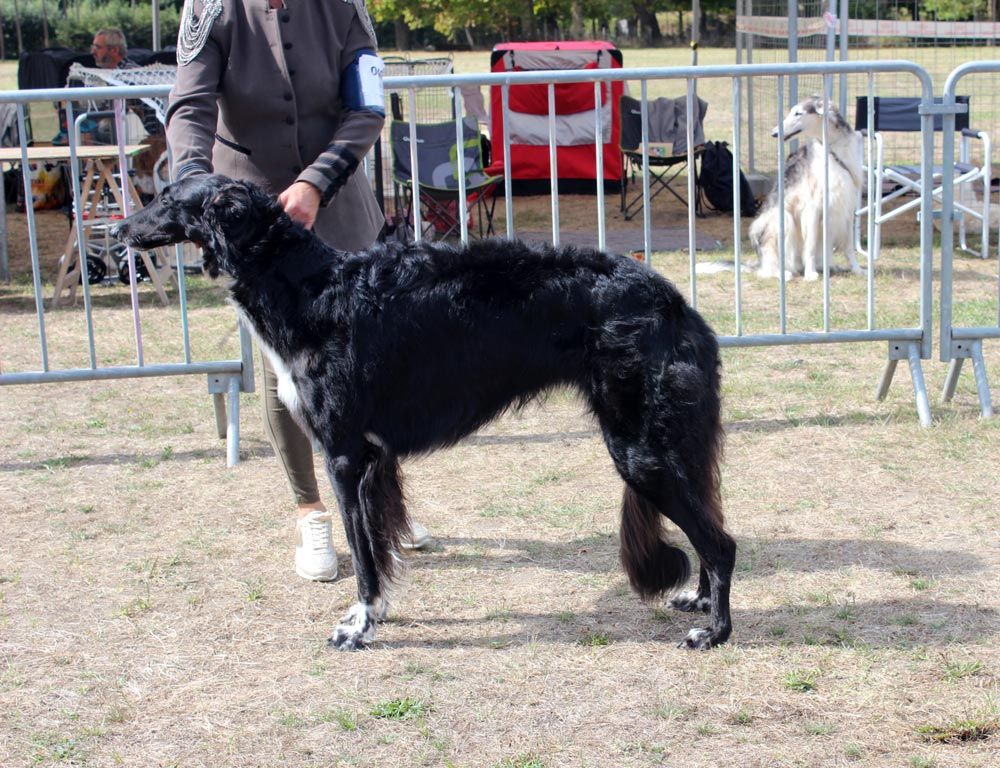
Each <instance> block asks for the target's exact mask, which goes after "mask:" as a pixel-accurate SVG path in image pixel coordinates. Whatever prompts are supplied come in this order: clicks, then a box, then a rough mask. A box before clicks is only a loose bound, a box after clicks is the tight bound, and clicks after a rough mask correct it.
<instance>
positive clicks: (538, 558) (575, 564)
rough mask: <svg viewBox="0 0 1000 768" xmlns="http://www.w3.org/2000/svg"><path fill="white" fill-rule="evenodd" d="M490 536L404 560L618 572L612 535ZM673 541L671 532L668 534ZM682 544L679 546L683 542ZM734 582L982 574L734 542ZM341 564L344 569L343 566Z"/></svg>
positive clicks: (944, 559) (945, 560) (869, 542)
mask: <svg viewBox="0 0 1000 768" xmlns="http://www.w3.org/2000/svg"><path fill="white" fill-rule="evenodd" d="M496 523H497V532H496V536H493V537H490V538H457V537H456V538H452V537H440V547H439V549H438V550H437V551H434V552H430V553H427V554H424V555H422V556H418V557H411V558H409V559H408V568H409V569H410V570H412V571H434V570H440V569H442V568H467V567H469V565H470V564H474V565H475V566H476V568H477V569H479V570H482V571H493V570H501V571H502V570H508V569H509V568H511V567H515V568H516V567H532V568H538V567H541V568H551V569H553V570H559V571H565V572H569V573H579V574H588V573H606V574H607V575H608V576H615V575H617V574H619V573H620V570H619V567H618V537H617V535H616V534H603V533H595V534H593V535H590V536H585V537H582V538H576V539H573V540H571V541H565V542H559V541H556V542H553V541H545V540H541V539H512V538H506V537H505V536H504V535H503V533H504V532H503V524H502V520H497V521H496ZM672 538H673V540H674V541H676V542H680V541H681V540H682V539H683V537H682V536H681V535H679V534H676V533H675V534H674V535H673V536H672ZM684 543H685V545H686V541H685V542H684ZM736 543H737V548H738V549H737V562H736V572H735V574H734V577H733V580H734V582H740V581H748V580H750V579H766V578H769V577H771V576H773V575H774V574H776V573H787V572H799V573H815V572H825V571H835V570H839V569H842V568H845V567H850V566H860V567H864V568H868V569H873V570H877V571H880V572H885V573H890V574H896V575H900V574H902V575H904V576H905V575H912V576H919V577H920V578H923V579H928V578H934V577H939V576H946V575H948V574H952V573H974V572H978V571H982V570H984V568H985V567H986V566H985V565H984V563H983V560H982V559H981V558H980V557H979V556H978V555H976V554H974V553H971V552H966V551H962V550H957V549H947V550H946V549H935V548H929V547H918V546H912V545H910V544H904V543H901V542H897V541H886V540H884V539H878V538H871V539H868V538H860V539H859V538H853V539H803V538H788V539H784V538H782V539H763V538H739V539H737V542H736ZM345 567H349V566H348V565H347V564H345Z"/></svg>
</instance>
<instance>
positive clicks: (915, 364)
mask: <svg viewBox="0 0 1000 768" xmlns="http://www.w3.org/2000/svg"><path fill="white" fill-rule="evenodd" d="M906 352H907V358H908V359H909V361H910V377H911V378H912V379H913V392H914V394H915V395H916V397H917V415H918V416H919V417H920V426H921V427H929V426H930V425H931V404H930V400H929V399H928V397H927V385H926V384H925V383H924V369H923V366H922V365H921V363H920V346H919V345H918V344H916V343H910V344H908V345H907V349H906Z"/></svg>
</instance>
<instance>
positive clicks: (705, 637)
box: [677, 628, 718, 651]
mask: <svg viewBox="0 0 1000 768" xmlns="http://www.w3.org/2000/svg"><path fill="white" fill-rule="evenodd" d="M716 645H718V643H717V642H716V641H715V635H714V633H713V632H712V630H711V629H708V628H703V629H692V630H691V631H690V632H688V633H687V637H685V638H684V639H683V640H681V642H680V643H679V644H678V645H677V647H678V648H688V649H690V650H693V651H707V650H708V649H709V648H713V647H714V646H716Z"/></svg>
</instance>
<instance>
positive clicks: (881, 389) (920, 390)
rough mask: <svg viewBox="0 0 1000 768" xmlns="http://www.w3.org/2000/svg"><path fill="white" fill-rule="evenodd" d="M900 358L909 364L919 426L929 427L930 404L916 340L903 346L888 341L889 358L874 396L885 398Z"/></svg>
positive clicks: (880, 398) (879, 398)
mask: <svg viewBox="0 0 1000 768" xmlns="http://www.w3.org/2000/svg"><path fill="white" fill-rule="evenodd" d="M900 360H906V361H907V362H908V363H909V364H910V378H911V379H912V380H913V393H914V395H915V396H916V399H917V415H918V416H919V417H920V426H922V427H929V426H930V425H931V405H930V401H929V400H928V398H927V385H926V384H925V383H924V369H923V366H922V365H921V363H920V345H919V344H917V343H916V342H908V343H907V344H906V345H905V347H904V345H903V344H901V343H899V342H893V341H890V342H889V359H888V361H886V364H885V369H884V370H883V371H882V378H880V379H879V382H878V387H877V388H876V389H875V398H876V399H878V400H885V396H886V395H887V394H888V393H889V385H890V384H892V377H893V376H894V375H895V373H896V366H897V365H898V364H899V361H900Z"/></svg>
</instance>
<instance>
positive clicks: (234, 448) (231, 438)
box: [226, 376, 240, 467]
mask: <svg viewBox="0 0 1000 768" xmlns="http://www.w3.org/2000/svg"><path fill="white" fill-rule="evenodd" d="M228 426H229V430H228V433H227V436H226V466H227V467H235V466H236V465H237V464H239V463H240V377H239V376H230V377H229V425H228Z"/></svg>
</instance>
